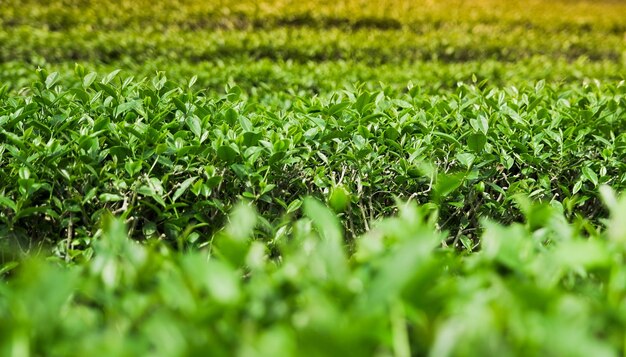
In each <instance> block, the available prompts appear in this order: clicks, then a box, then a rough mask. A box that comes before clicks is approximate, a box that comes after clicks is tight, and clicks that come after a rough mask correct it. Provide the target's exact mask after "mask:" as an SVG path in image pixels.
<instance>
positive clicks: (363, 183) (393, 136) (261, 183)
mask: <svg viewBox="0 0 626 357" xmlns="http://www.w3.org/2000/svg"><path fill="white" fill-rule="evenodd" d="M76 72H77V74H76V76H75V77H74V80H73V82H72V83H73V84H72V85H71V86H70V87H69V88H67V87H64V86H61V85H59V84H58V83H57V80H58V78H59V77H60V76H59V75H58V74H57V73H50V74H48V73H46V71H45V70H40V71H39V72H38V74H39V76H40V80H39V81H38V82H35V83H33V84H32V86H31V87H30V93H29V94H27V95H16V94H9V95H6V96H4V97H3V98H2V99H0V124H1V125H2V128H1V129H0V137H2V139H3V141H2V143H0V158H1V159H2V171H3V175H2V176H0V187H2V191H0V207H1V210H0V212H1V213H0V230H1V231H2V232H4V234H5V235H8V236H9V237H11V239H12V240H14V241H17V242H20V244H22V245H23V244H25V243H24V242H29V244H32V243H33V242H42V241H44V242H46V243H51V244H56V245H57V247H58V250H59V253H60V254H64V255H67V256H68V257H70V258H72V257H74V256H75V255H76V254H84V253H85V252H89V249H90V247H91V237H92V236H93V235H94V233H95V231H94V228H93V227H94V226H95V224H96V222H97V221H98V220H99V219H100V218H101V216H102V214H103V212H106V211H113V212H115V213H116V214H121V215H122V217H123V218H124V219H126V220H127V221H128V222H129V223H130V235H131V237H132V238H135V239H165V240H167V241H169V242H171V244H173V245H176V246H179V247H186V246H189V245H192V246H202V245H204V244H206V243H207V242H208V239H210V237H211V236H212V234H213V233H215V232H216V231H217V230H218V229H219V227H221V225H222V224H223V222H224V219H225V212H227V211H228V210H230V208H231V207H232V205H233V204H234V203H236V202H238V201H239V200H241V199H247V200H250V201H252V202H254V203H255V205H256V206H257V207H258V209H259V210H260V212H261V213H262V215H263V216H264V217H266V219H267V220H266V221H264V222H265V223H264V225H263V226H262V227H261V228H260V230H259V235H260V236H262V237H266V238H269V239H272V237H273V236H274V235H275V234H277V232H276V229H275V228H273V222H279V221H280V220H281V219H282V217H283V216H284V214H285V213H287V212H290V213H293V212H294V211H296V210H295V209H294V208H295V206H293V207H291V206H290V205H291V204H292V203H294V205H297V204H298V203H297V202H298V201H299V198H300V197H301V196H304V195H314V196H317V197H318V198H320V199H322V198H326V199H327V200H328V202H329V204H330V205H331V207H333V209H335V211H336V212H343V213H342V221H343V222H344V224H345V226H346V229H348V230H349V231H350V232H351V234H358V233H359V232H363V231H364V229H366V228H367V221H368V220H371V219H374V218H377V217H381V216H385V215H389V214H391V213H392V211H393V207H392V203H393V202H394V199H395V198H396V197H399V198H401V199H405V200H406V199H414V200H417V201H418V202H420V203H422V204H426V203H429V202H430V203H432V204H434V205H435V206H434V208H435V209H436V210H437V211H438V213H439V216H440V217H442V218H441V219H440V227H441V228H442V229H445V230H449V231H450V239H451V242H454V244H459V243H460V242H461V239H464V240H466V241H467V240H468V239H469V240H476V238H477V229H478V228H479V226H478V222H479V219H480V217H490V218H493V219H496V220H498V221H500V222H505V223H506V222H512V221H516V220H519V219H520V218H521V216H520V215H519V214H518V213H516V212H517V210H516V207H517V202H516V200H515V197H517V195H518V194H524V195H526V196H528V197H531V198H532V199H533V200H539V201H543V202H546V203H550V204H551V205H557V206H559V207H561V209H562V210H563V211H564V213H565V215H566V217H567V218H568V219H569V220H571V221H576V220H580V224H585V225H588V224H587V223H586V222H587V220H590V223H591V224H592V225H596V226H597V224H598V218H601V214H602V212H603V210H602V208H601V205H600V203H599V200H598V199H597V195H596V190H597V187H598V185H600V184H610V185H612V186H613V187H615V188H616V189H618V190H622V189H624V188H625V186H626V176H625V175H624V174H623V173H624V170H625V168H624V160H623V158H624V155H626V153H625V151H624V149H625V148H626V146H625V145H624V139H625V137H624V133H623V131H622V130H620V128H621V127H622V126H623V123H624V120H625V118H626V117H625V115H626V114H625V112H624V109H623V108H624V105H625V103H626V96H625V94H626V87H624V85H623V84H617V85H611V84H607V85H596V84H588V85H583V86H580V87H572V88H571V89H569V90H568V91H557V90H555V87H553V86H551V85H548V84H543V85H541V86H536V87H522V88H516V87H508V88H504V89H496V88H491V89H488V88H485V89H482V88H480V87H477V86H475V85H466V84H460V85H459V86H458V88H457V89H456V90H455V91H454V92H448V93H446V94H442V95H434V96H433V95H427V94H423V93H421V92H420V91H419V90H417V88H416V87H413V88H412V89H411V90H409V91H408V92H397V91H395V90H394V89H393V88H383V89H382V90H379V91H368V90H364V89H355V90H354V91H344V92H340V93H334V94H332V95H330V96H318V97H314V98H307V97H300V96H293V95H284V96H280V97H274V98H269V97H249V96H248V95H247V93H246V92H244V91H243V90H242V89H241V88H240V87H237V86H234V87H227V88H226V90H225V91H226V93H225V94H223V95H221V96H211V95H209V93H206V92H205V91H194V90H193V89H189V88H187V87H185V86H182V85H179V84H177V83H175V82H172V81H170V80H168V78H167V77H166V76H165V75H163V74H159V75H158V76H156V77H154V78H152V79H150V80H148V79H142V80H134V79H133V78H132V77H129V78H125V77H121V76H120V74H119V73H118V71H114V72H111V73H109V74H107V75H104V76H97V75H96V74H94V73H93V72H91V73H87V71H85V70H84V69H82V67H77V69H76ZM592 128H593V129H592ZM579 168H580V169H579ZM290 207H291V208H290ZM268 220H269V221H268ZM589 227H592V226H589ZM591 232H592V231H591ZM88 254H91V253H88Z"/></svg>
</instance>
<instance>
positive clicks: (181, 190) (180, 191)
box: [172, 177, 198, 202]
mask: <svg viewBox="0 0 626 357" xmlns="http://www.w3.org/2000/svg"><path fill="white" fill-rule="evenodd" d="M197 178H198V177H190V178H188V179H186V180H185V181H183V183H181V184H180V187H179V188H178V189H177V190H176V192H174V196H172V202H175V201H176V200H177V199H178V198H179V197H180V196H182V194H183V193H185V191H187V189H188V188H189V186H191V184H192V183H193V182H194V181H195V180H196V179H197Z"/></svg>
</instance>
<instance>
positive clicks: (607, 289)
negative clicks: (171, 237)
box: [0, 191, 626, 356]
mask: <svg viewBox="0 0 626 357" xmlns="http://www.w3.org/2000/svg"><path fill="white" fill-rule="evenodd" d="M605 196H606V197H607V202H609V203H608V204H609V207H611V214H612V216H611V217H612V218H611V221H610V223H609V228H610V229H609V231H608V233H606V234H605V233H603V234H602V235H601V236H599V237H596V238H593V239H588V238H586V237H584V236H582V235H581V232H580V231H579V230H578V229H576V228H575V227H574V226H572V225H570V224H568V223H567V222H566V220H565V218H564V217H563V215H562V214H561V213H559V212H558V210H555V209H548V210H547V211H545V217H544V219H543V221H542V223H541V224H540V225H539V226H536V227H532V226H530V225H522V224H513V225H510V226H508V227H507V226H502V225H499V224H497V223H493V222H488V221H485V222H484V225H485V232H484V233H483V235H482V237H481V242H482V249H481V251H480V252H477V253H473V254H471V255H467V256H459V255H458V253H457V252H455V251H453V250H450V249H447V248H441V245H440V243H441V241H442V240H443V239H444V238H445V236H444V235H442V234H441V233H440V232H438V231H437V230H436V229H435V227H434V226H433V225H432V223H428V216H429V210H427V209H424V208H418V207H417V206H416V205H415V204H412V203H408V204H404V203H403V204H401V206H400V207H399V214H398V216H397V217H392V218H386V219H384V220H382V221H380V222H378V223H376V224H375V225H374V227H373V228H372V230H371V231H369V232H368V233H367V234H366V235H364V236H361V237H358V238H357V241H358V245H357V246H356V248H355V250H354V251H353V252H352V253H349V254H348V253H347V250H346V248H347V247H346V245H345V243H344V237H343V234H342V232H341V229H340V225H339V223H338V219H337V218H336V217H335V216H334V215H333V214H332V213H331V212H330V211H329V210H328V209H327V208H325V207H324V206H323V205H322V204H321V203H319V202H318V201H316V200H313V199H307V200H306V201H305V203H304V211H305V216H306V217H304V218H301V219H299V220H295V221H293V220H292V221H289V222H287V223H286V224H285V225H283V231H284V232H285V233H284V234H283V235H281V236H280V237H277V239H278V241H277V244H276V249H275V250H274V251H269V250H268V249H267V247H266V246H265V245H264V244H263V243H261V242H259V241H257V240H255V239H254V238H253V237H254V234H253V232H254V227H255V223H254V222H255V221H257V222H259V219H261V217H257V216H256V214H255V213H254V210H253V209H252V208H250V207H249V206H248V205H246V204H241V205H239V206H238V208H237V209H236V210H235V211H234V212H233V213H232V215H231V217H230V222H229V223H228V225H227V226H226V227H225V229H224V230H223V231H221V232H220V234H219V235H218V236H217V237H216V238H215V240H214V244H213V247H212V248H211V249H204V250H200V251H194V252H187V253H183V252H180V251H173V250H171V249H167V248H165V247H163V246H154V247H150V246H146V245H141V244H138V243H136V242H134V241H132V240H130V239H128V237H127V235H126V232H127V229H126V227H125V225H124V223H123V222H122V221H121V220H120V219H113V218H111V217H110V216H103V219H102V221H103V223H102V231H101V232H100V233H99V234H98V237H97V238H96V242H95V243H94V245H95V248H96V257H95V258H94V259H92V260H90V261H88V262H85V263H84V264H82V265H80V266H69V267H64V268H62V267H59V266H58V264H57V263H53V262H44V261H42V260H37V259H35V260H32V259H31V260H28V261H25V262H23V263H21V264H20V267H19V269H17V270H16V271H15V272H14V273H13V277H12V278H11V279H10V281H8V282H5V283H3V284H2V285H0V332H1V333H0V336H1V337H0V346H1V348H2V350H3V354H11V353H13V354H15V353H17V352H16V351H20V353H22V354H23V355H28V354H29V353H30V354H33V355H38V354H46V355H93V356H99V355H111V354H115V355H143V354H155V355H168V356H170V355H196V354H199V353H203V351H211V352H212V353H214V354H217V355H227V354H228V355H230V354H233V353H237V354H242V355H267V354H280V355H286V356H287V355H302V354H306V355H329V354H332V355H335V354H343V353H349V354H355V355H372V354H382V355H409V354H412V355H423V354H427V353H430V354H432V355H436V356H449V355H460V356H465V355H467V356H469V355H476V353H481V354H482V353H496V354H498V355H594V356H596V355H597V356H614V355H617V354H622V353H623V347H624V346H623V341H624V331H625V329H624V326H625V325H626V313H625V311H624V309H623V306H622V305H623V299H624V296H626V285H625V284H623V280H624V279H623V278H624V276H625V275H626V270H624V266H626V265H625V264H624V254H625V253H626V252H625V250H624V249H625V248H624V247H625V246H624V244H623V241H624V239H626V235H624V230H623V229H621V228H619V227H622V226H623V224H622V221H623V219H621V217H622V216H623V214H624V209H625V208H626V200H624V199H623V198H622V199H619V200H618V199H616V198H615V197H614V195H613V193H612V192H611V191H606V192H605ZM42 296H45V298H43V299H42ZM59 337H60V338H59ZM461 342H462V343H461ZM10 351H11V352H10Z"/></svg>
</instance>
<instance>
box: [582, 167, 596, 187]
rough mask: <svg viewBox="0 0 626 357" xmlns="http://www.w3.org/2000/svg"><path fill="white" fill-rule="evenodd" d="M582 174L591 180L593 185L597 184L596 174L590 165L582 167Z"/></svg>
mask: <svg viewBox="0 0 626 357" xmlns="http://www.w3.org/2000/svg"><path fill="white" fill-rule="evenodd" d="M583 176H584V177H585V178H586V179H587V180H589V181H591V182H592V183H593V185H594V186H598V175H596V173H595V172H593V170H592V169H591V168H590V167H588V166H586V167H583Z"/></svg>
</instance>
